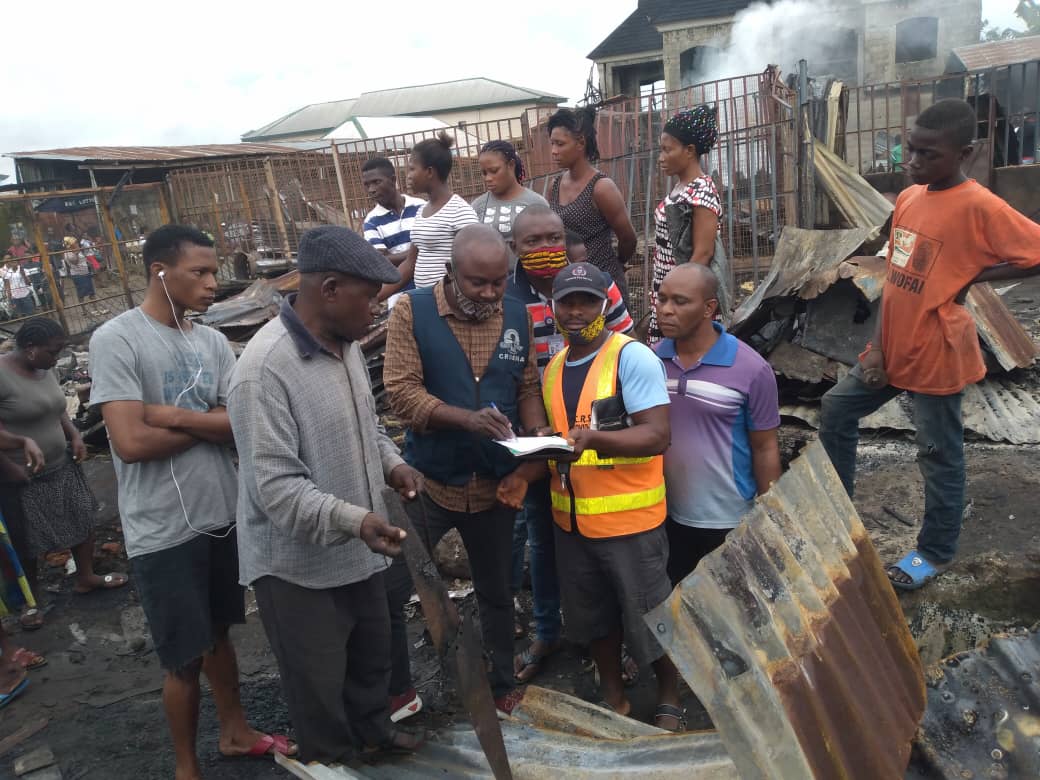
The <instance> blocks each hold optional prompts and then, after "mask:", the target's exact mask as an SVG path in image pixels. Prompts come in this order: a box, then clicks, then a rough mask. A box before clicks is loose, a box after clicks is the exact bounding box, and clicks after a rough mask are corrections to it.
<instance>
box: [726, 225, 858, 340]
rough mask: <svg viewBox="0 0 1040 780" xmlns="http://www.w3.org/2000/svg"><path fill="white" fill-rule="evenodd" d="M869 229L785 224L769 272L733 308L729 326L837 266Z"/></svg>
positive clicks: (735, 326) (733, 325)
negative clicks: (832, 228) (806, 228)
mask: <svg viewBox="0 0 1040 780" xmlns="http://www.w3.org/2000/svg"><path fill="white" fill-rule="evenodd" d="M870 233H871V230H870V228H855V229H852V230H805V229H803V228H796V227H791V226H790V225H787V226H785V227H784V229H783V230H782V231H781V233H780V240H779V241H777V244H776V252H775V253H774V255H773V262H772V263H771V264H770V266H769V274H768V275H767V276H766V278H765V279H763V280H762V281H761V282H760V283H759V285H758V286H757V287H756V288H755V291H754V292H753V293H752V294H751V296H750V297H748V299H747V300H745V301H744V302H743V303H742V304H741V305H740V307H739V308H738V309H737V310H736V312H734V314H733V319H732V320H731V321H730V330H733V331H737V330H738V329H739V327H740V326H741V325H742V324H743V323H744V322H745V321H747V320H749V319H750V318H751V315H752V314H754V313H755V311H756V310H757V309H758V308H759V307H760V306H761V305H762V303H763V302H765V301H766V300H768V299H769V298H776V297H779V296H783V295H790V294H792V293H794V292H797V291H799V290H801V289H802V287H803V286H804V285H805V284H807V283H808V282H809V281H810V280H811V279H812V278H813V277H814V276H815V275H818V274H823V273H826V272H827V271H829V270H831V269H836V268H837V267H838V266H839V265H841V263H842V262H843V261H844V260H845V258H847V257H848V256H849V255H851V254H852V253H853V252H855V251H856V249H857V247H859V246H860V245H861V244H862V243H863V242H864V241H866V240H867V237H868V236H869V235H870Z"/></svg>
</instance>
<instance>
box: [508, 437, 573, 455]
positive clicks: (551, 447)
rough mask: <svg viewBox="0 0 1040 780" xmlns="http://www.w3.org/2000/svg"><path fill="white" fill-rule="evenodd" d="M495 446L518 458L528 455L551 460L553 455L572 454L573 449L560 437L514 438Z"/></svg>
mask: <svg viewBox="0 0 1040 780" xmlns="http://www.w3.org/2000/svg"><path fill="white" fill-rule="evenodd" d="M495 444H501V445H502V446H503V447H505V448H506V449H507V450H509V451H510V452H511V453H512V454H513V455H515V456H516V457H518V458H523V457H526V456H528V455H544V456H545V457H547V458H551V457H552V456H553V455H562V454H564V453H567V452H574V448H573V447H572V446H571V445H569V444H568V443H567V440H566V439H564V438H563V437H562V436H516V437H514V438H512V439H502V440H500V441H496V442H495Z"/></svg>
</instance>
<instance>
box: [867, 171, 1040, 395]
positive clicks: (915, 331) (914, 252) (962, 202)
mask: <svg viewBox="0 0 1040 780" xmlns="http://www.w3.org/2000/svg"><path fill="white" fill-rule="evenodd" d="M1004 262H1007V263H1010V264H1012V265H1017V266H1021V267H1034V266H1038V265H1040V225H1037V224H1036V223H1034V222H1032V221H1030V220H1029V219H1027V218H1026V217H1025V216H1023V215H1022V214H1020V213H1019V212H1017V211H1015V210H1014V209H1013V208H1012V207H1011V206H1009V205H1008V204H1007V203H1005V202H1004V201H1003V200H1001V199H1000V198H999V197H997V196H996V195H994V194H993V193H991V192H990V191H989V190H987V189H985V188H984V187H982V186H981V185H980V184H978V183H977V182H975V181H967V182H964V183H963V184H959V185H957V186H956V187H951V188H950V189H948V190H939V191H934V192H933V191H930V190H928V188H927V187H925V186H914V187H910V188H908V189H906V190H904V191H903V192H902V193H901V194H900V196H899V199H898V200H897V201H896V209H895V214H894V215H893V218H892V235H891V240H890V241H889V255H888V275H887V277H886V278H885V289H884V294H883V297H882V300H881V317H882V324H881V348H882V350H883V351H884V355H885V371H886V373H887V374H888V380H889V383H890V384H891V385H892V386H893V387H898V388H901V389H903V390H910V391H913V392H918V393H926V394H929V395H951V394H953V393H957V392H960V391H961V390H962V389H964V387H965V386H966V385H969V384H973V383H975V382H978V381H979V380H980V379H982V378H983V377H984V376H985V375H986V367H985V364H984V363H983V360H982V351H981V350H980V348H979V340H978V336H977V335H976V333H975V321H974V319H973V318H972V316H971V314H970V313H969V312H968V310H967V309H966V308H965V307H964V306H962V305H960V304H958V303H955V302H954V298H956V297H957V294H958V293H959V292H960V291H961V290H962V289H963V288H964V287H965V286H966V285H967V284H968V283H969V282H971V281H972V280H973V279H974V278H975V277H976V276H978V275H979V274H980V273H982V271H984V270H985V269H987V268H990V267H992V266H994V265H998V264H1000V263H1004Z"/></svg>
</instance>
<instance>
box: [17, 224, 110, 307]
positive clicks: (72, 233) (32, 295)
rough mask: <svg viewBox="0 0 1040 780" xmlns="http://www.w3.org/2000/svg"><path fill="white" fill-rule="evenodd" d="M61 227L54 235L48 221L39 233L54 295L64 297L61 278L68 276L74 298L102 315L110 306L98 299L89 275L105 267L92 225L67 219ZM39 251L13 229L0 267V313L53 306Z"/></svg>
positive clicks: (93, 275) (96, 273) (94, 275)
mask: <svg viewBox="0 0 1040 780" xmlns="http://www.w3.org/2000/svg"><path fill="white" fill-rule="evenodd" d="M64 233H65V235H64V236H63V237H61V238H58V234H57V233H56V232H55V230H54V228H53V227H47V229H46V234H45V239H44V241H45V243H46V250H47V255H48V257H49V258H50V264H51V270H52V275H53V277H54V285H55V288H56V289H57V291H58V297H59V298H60V299H61V301H62V302H64V301H65V279H71V280H72V285H73V289H74V290H75V292H76V301H77V302H78V303H82V304H87V306H85V309H86V311H87V313H88V314H90V315H92V316H97V317H103V316H104V315H106V314H108V313H109V312H108V309H107V308H105V306H104V305H103V304H101V303H99V302H98V300H97V290H96V289H95V286H94V279H95V277H96V276H97V275H98V274H100V273H102V272H104V271H105V270H107V266H106V261H105V257H104V255H103V254H102V250H101V247H100V246H99V240H98V237H97V234H96V228H95V229H93V230H82V229H79V228H77V227H76V226H75V225H73V224H72V223H67V224H66V225H65V230H64ZM42 257H43V255H42V253H41V252H40V250H39V249H38V248H37V247H36V246H35V245H34V244H33V243H31V242H30V241H28V239H27V238H26V237H25V235H24V234H23V233H21V232H17V231H16V232H14V234H13V235H12V237H11V246H9V247H8V248H7V251H5V252H4V256H3V266H2V269H0V280H2V285H0V319H5V320H12V319H23V318H25V317H31V316H33V314H36V313H37V312H38V311H43V310H46V309H51V308H53V305H54V302H53V300H52V298H53V295H52V293H51V287H50V283H49V281H48V279H47V274H46V273H45V272H44V270H43V260H42Z"/></svg>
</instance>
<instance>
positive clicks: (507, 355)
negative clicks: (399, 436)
mask: <svg viewBox="0 0 1040 780" xmlns="http://www.w3.org/2000/svg"><path fill="white" fill-rule="evenodd" d="M433 289H434V288H432V287H424V288H421V289H418V290H409V291H408V293H407V294H408V295H410V296H411V298H412V313H413V315H414V321H413V332H414V334H415V342H416V344H417V345H418V347H419V355H420V356H421V358H422V369H423V380H424V383H425V385H426V390H427V392H429V393H430V394H431V395H434V396H436V397H437V398H439V399H440V400H442V401H444V403H446V404H450V405H451V406H458V407H461V408H463V409H474V410H476V409H483V408H484V407H487V406H491V405H492V404H494V405H495V406H496V407H497V408H498V410H499V411H500V412H502V414H504V415H505V416H506V417H508V418H509V422H510V423H511V424H512V426H513V430H514V431H516V430H519V428H520V415H519V404H518V403H517V400H518V398H519V395H520V386H521V385H522V384H523V379H524V369H525V368H526V367H527V358H528V355H529V354H530V339H529V331H528V328H527V308H526V307H525V306H524V305H523V304H522V303H521V302H520V301H517V300H515V299H513V298H511V297H509V296H508V295H507V296H506V297H505V298H503V300H502V305H503V308H504V317H503V323H502V334H501V335H500V337H499V340H498V344H497V345H496V346H495V349H494V351H493V352H492V353H491V359H490V360H489V361H488V365H487V368H486V369H485V370H484V375H483V376H482V377H480V379H479V381H478V380H477V378H476V377H474V375H473V368H472V366H471V365H470V362H469V358H468V356H467V355H466V354H465V353H464V352H463V351H462V347H461V346H459V342H458V341H457V340H456V338H455V334H453V333H452V332H451V328H449V327H448V323H447V322H446V321H445V319H444V318H443V317H441V316H440V315H439V314H438V313H437V299H436V298H435V297H434V294H433ZM404 457H405V460H406V461H407V462H408V464H409V465H411V466H412V467H413V468H415V469H418V470H419V471H421V472H422V473H423V474H424V475H425V476H427V477H429V478H430V479H433V480H436V481H437V482H440V483H442V484H445V485H456V486H458V485H465V484H466V483H467V482H469V481H470V480H471V479H473V476H474V475H476V476H479V477H485V478H488V479H501V478H502V477H504V476H505V475H506V474H509V473H510V472H512V471H514V470H515V469H516V467H517V466H518V465H519V461H517V459H516V458H514V457H513V456H512V455H511V454H509V451H508V450H506V448H505V447H502V446H500V445H498V444H495V443H494V442H493V441H491V439H488V438H487V437H484V436H480V435H477V434H473V433H469V432H468V431H443V430H442V431H428V432H426V433H415V432H414V431H408V434H407V437H406V439H405V452H404Z"/></svg>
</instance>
